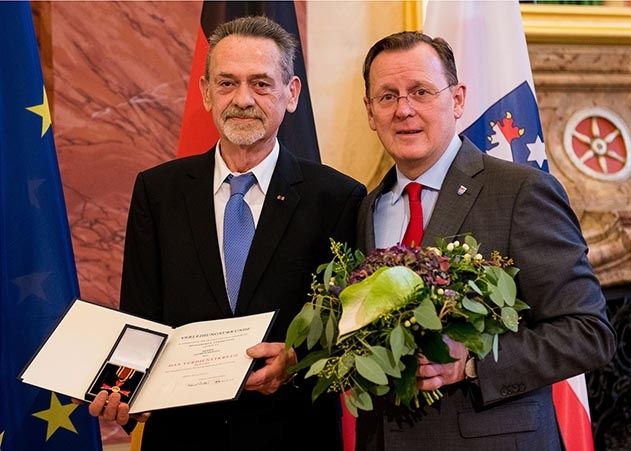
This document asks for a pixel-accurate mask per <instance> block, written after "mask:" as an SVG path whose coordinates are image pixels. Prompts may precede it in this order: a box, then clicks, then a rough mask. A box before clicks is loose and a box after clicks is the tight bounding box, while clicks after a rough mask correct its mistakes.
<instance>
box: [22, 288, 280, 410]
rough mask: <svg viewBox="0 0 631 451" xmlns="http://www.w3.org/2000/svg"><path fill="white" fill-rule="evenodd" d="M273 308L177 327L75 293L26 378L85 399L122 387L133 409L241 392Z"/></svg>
mask: <svg viewBox="0 0 631 451" xmlns="http://www.w3.org/2000/svg"><path fill="white" fill-rule="evenodd" d="M275 315H276V313H275V312H268V313H261V314H258V315H251V316H242V317H238V318H229V319H221V320H214V321H202V322H196V323H191V324H186V325H184V326H180V327H176V328H172V327H169V326H165V325H164V324H160V323H156V322H153V321H149V320H145V319H142V318H138V317H136V316H133V315H128V314H126V313H122V312H119V311H117V310H113V309H110V308H107V307H103V306H99V305H96V304H91V303H89V302H86V301H82V300H78V299H77V300H75V301H74V303H73V304H72V306H71V307H70V309H69V310H68V311H67V312H66V314H65V315H64V317H63V318H62V320H61V321H60V323H59V325H58V326H57V327H56V328H55V330H54V331H53V332H52V334H51V335H50V336H49V337H48V339H47V340H46V341H45V342H44V344H43V345H42V346H41V348H40V349H39V351H38V352H37V353H36V354H35V356H34V357H33V359H32V360H31V362H30V363H29V364H28V366H27V367H26V369H25V370H24V371H23V372H22V374H21V375H20V379H21V380H22V381H23V382H25V383H27V384H31V385H35V386H37V387H40V388H44V389H47V390H51V391H54V392H57V393H61V394H63V395H67V396H71V397H73V398H77V399H83V400H86V401H90V400H92V399H94V397H95V396H96V395H97V394H98V393H99V392H100V391H102V390H106V391H108V392H110V393H114V392H116V393H119V394H120V396H121V399H122V400H123V401H124V402H127V403H129V406H130V413H139V412H148V411H152V410H158V409H165V408H168V407H177V406H185V405H190V404H201V403H207V402H215V401H224V400H229V399H235V398H237V397H238V396H239V393H240V392H241V389H242V387H243V385H244V384H245V379H246V378H247V376H248V374H249V372H250V369H251V368H252V367H253V365H254V361H253V360H252V359H251V358H250V357H248V356H247V355H246V353H245V351H246V349H247V348H249V347H251V346H254V345H256V344H258V343H260V342H262V341H264V340H265V337H266V335H267V333H268V331H269V329H270V328H271V325H272V323H273V320H274V317H275Z"/></svg>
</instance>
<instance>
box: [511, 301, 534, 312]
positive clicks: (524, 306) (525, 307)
mask: <svg viewBox="0 0 631 451" xmlns="http://www.w3.org/2000/svg"><path fill="white" fill-rule="evenodd" d="M513 308H514V309H515V310H517V311H518V312H520V311H522V310H529V309H530V306H529V305H528V304H526V303H525V302H524V301H522V300H520V299H515V305H513Z"/></svg>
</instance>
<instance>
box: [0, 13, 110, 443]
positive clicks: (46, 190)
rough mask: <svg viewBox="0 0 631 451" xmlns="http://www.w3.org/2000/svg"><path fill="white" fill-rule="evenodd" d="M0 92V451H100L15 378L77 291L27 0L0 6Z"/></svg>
mask: <svg viewBox="0 0 631 451" xmlns="http://www.w3.org/2000/svg"><path fill="white" fill-rule="evenodd" d="M0 89H1V90H2V94H1V95H0V449H1V450H2V451H27V450H28V451H37V450H82V451H84V450H85V451H90V450H100V449H101V439H100V435H99V426H98V422H97V421H96V420H95V419H94V418H92V417H90V416H89V414H88V412H87V409H86V408H85V406H77V405H75V404H73V403H71V402H70V400H69V399H68V398H66V397H63V396H60V395H56V394H54V393H51V392H49V391H45V390H40V389H37V388H35V387H31V386H28V385H26V384H23V383H21V382H20V381H19V380H18V375H19V374H20V372H21V371H22V369H23V368H24V367H25V365H26V364H27V363H28V361H29V359H30V358H31V356H32V355H33V354H34V353H35V351H36V350H37V349H38V347H39V346H40V344H41V343H42V341H43V340H44V339H45V338H46V337H47V335H48V334H49V333H50V331H51V329H52V328H53V327H54V325H55V324H56V323H57V321H58V320H59V318H60V317H61V315H62V314H63V313H64V311H65V310H66V308H67V306H68V305H69V303H70V301H72V299H73V298H75V297H78V295H79V286H78V282H77V275H76V270H75V264H74V257H73V254H72V246H71V242H70V232H69V229H68V219H67V217H66V207H65V204H64V197H63V193H62V187H61V181H60V176H59V168H58V166H57V155H56V153H55V144H54V141H53V130H52V128H51V116H50V110H49V107H48V100H47V97H46V91H45V89H44V83H43V79H42V70H41V66H40V60H39V53H38V49H37V42H36V40H35V31H34V28H33V18H32V15H31V9H30V4H29V3H28V2H9V3H1V4H0ZM68 371H69V372H70V371H72V368H68Z"/></svg>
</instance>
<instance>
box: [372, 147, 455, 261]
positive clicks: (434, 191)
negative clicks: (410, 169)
mask: <svg viewBox="0 0 631 451" xmlns="http://www.w3.org/2000/svg"><path fill="white" fill-rule="evenodd" d="M460 146H462V140H461V139H460V138H459V137H458V136H457V135H455V136H454V137H453V139H452V140H451V142H450V143H449V145H448V146H447V150H445V152H444V153H443V154H442V156H441V157H440V159H439V160H438V161H437V162H436V163H434V165H433V166H432V167H430V168H429V169H428V170H427V171H425V172H424V173H423V174H421V175H420V176H419V177H418V178H417V179H416V180H410V179H408V178H407V177H406V176H404V175H403V174H402V173H401V171H399V168H398V167H397V168H396V171H397V182H396V183H395V184H394V186H393V187H392V188H391V189H390V191H388V192H385V193H383V194H382V195H381V196H379V198H378V199H377V202H376V205H375V212H374V214H373V221H374V222H373V224H374V226H375V247H376V248H378V249H382V248H387V247H391V246H394V245H396V244H398V243H400V242H401V240H402V239H403V235H404V234H405V230H406V229H407V226H408V223H409V222H410V203H409V201H408V195H407V194H406V193H405V192H404V191H403V190H404V188H405V187H406V185H407V184H408V183H410V182H417V183H420V184H421V185H423V190H422V191H421V204H422V205H423V228H427V224H428V223H429V220H430V218H431V217H432V213H433V211H434V206H435V205H436V201H437V200H438V194H439V193H440V188H441V187H442V186H443V181H444V180H445V176H446V175H447V171H448V170H449V167H450V166H451V163H452V162H453V161H454V158H456V154H457V153H458V150H459V149H460ZM433 244H435V243H432V245H433Z"/></svg>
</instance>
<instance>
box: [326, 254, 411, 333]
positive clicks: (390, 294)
mask: <svg viewBox="0 0 631 451" xmlns="http://www.w3.org/2000/svg"><path fill="white" fill-rule="evenodd" d="M422 284H423V279H421V277H420V276H419V275H418V274H416V273H415V272H414V271H412V270H411V269H410V268H406V267H403V266H394V267H383V268H380V269H378V270H377V271H375V272H374V273H373V274H371V275H370V276H368V277H367V278H365V279H364V280H362V281H361V282H359V283H356V284H354V285H350V286H348V287H346V288H345V289H344V290H342V292H341V293H340V301H341V302H342V316H341V318H340V322H339V324H338V328H339V334H340V337H341V336H342V335H344V334H347V333H349V332H353V331H355V330H357V329H360V328H361V327H364V326H366V325H367V324H370V323H371V322H373V321H374V320H376V319H377V318H379V317H380V316H381V315H383V314H384V313H387V312H390V311H392V310H395V309H397V308H400V307H403V306H404V305H405V304H406V303H407V302H408V300H409V297H410V296H411V295H412V294H413V293H414V291H415V288H416V287H417V286H418V285H422Z"/></svg>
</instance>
